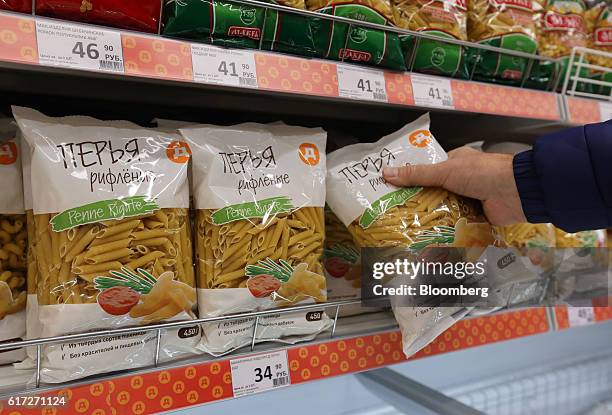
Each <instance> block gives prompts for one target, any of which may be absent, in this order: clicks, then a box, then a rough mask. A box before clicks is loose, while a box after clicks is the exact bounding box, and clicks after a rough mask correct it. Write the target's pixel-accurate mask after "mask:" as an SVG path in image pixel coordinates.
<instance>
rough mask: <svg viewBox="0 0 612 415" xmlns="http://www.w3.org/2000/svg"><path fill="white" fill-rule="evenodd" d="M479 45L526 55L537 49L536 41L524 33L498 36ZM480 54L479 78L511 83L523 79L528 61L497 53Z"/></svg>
mask: <svg viewBox="0 0 612 415" xmlns="http://www.w3.org/2000/svg"><path fill="white" fill-rule="evenodd" d="M479 43H481V44H484V45H490V46H496V47H500V48H504V49H509V50H515V51H519V52H525V53H535V52H536V49H537V44H536V42H535V40H534V39H533V38H531V37H530V36H527V35H525V34H523V33H510V34H506V35H501V36H496V37H492V38H489V39H486V40H483V41H481V42H479ZM480 53H481V54H482V55H481V60H480V63H479V64H478V69H477V74H478V75H479V76H484V77H490V78H501V79H506V80H511V81H512V80H517V81H518V80H520V79H522V77H523V75H524V71H525V68H526V66H527V59H525V58H519V57H516V56H510V55H503V54H500V53H496V52H487V51H484V52H480Z"/></svg>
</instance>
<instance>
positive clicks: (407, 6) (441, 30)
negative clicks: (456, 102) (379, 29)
mask: <svg viewBox="0 0 612 415" xmlns="http://www.w3.org/2000/svg"><path fill="white" fill-rule="evenodd" d="M466 11H467V9H466V4H465V1H464V0H393V13H394V15H395V21H396V22H397V25H398V26H399V27H401V28H403V29H408V30H412V31H416V32H424V33H427V34H430V35H435V36H439V37H441V38H445V39H458V40H467V33H466V19H467V14H466ZM400 41H401V42H402V50H403V52H404V57H405V58H406V60H407V61H409V60H411V58H412V56H413V54H414V62H413V69H414V70H415V71H420V72H428V73H434V74H442V75H448V76H456V75H458V74H459V75H461V76H465V75H466V74H467V72H466V70H465V65H464V64H465V62H464V56H463V48H462V47H461V46H456V45H450V44H446V43H442V42H436V41H432V40H427V39H421V40H420V41H419V45H418V49H417V50H416V51H415V50H414V47H415V39H414V37H413V36H411V35H400ZM407 65H410V62H407Z"/></svg>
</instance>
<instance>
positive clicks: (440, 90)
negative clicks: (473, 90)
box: [410, 74, 455, 110]
mask: <svg viewBox="0 0 612 415" xmlns="http://www.w3.org/2000/svg"><path fill="white" fill-rule="evenodd" d="M410 79H411V81H412V93H413V95H414V103H415V105H418V106H421V107H434V108H444V109H449V110H454V109H455V106H454V104H453V92H452V89H451V81H450V79H445V78H438V77H432V76H426V75H418V74H411V75H410Z"/></svg>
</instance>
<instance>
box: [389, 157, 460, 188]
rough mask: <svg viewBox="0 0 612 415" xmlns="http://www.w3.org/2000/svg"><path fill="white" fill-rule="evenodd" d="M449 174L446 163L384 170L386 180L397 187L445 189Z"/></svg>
mask: <svg viewBox="0 0 612 415" xmlns="http://www.w3.org/2000/svg"><path fill="white" fill-rule="evenodd" d="M448 173H449V169H448V164H447V163H446V162H442V163H438V164H422V165H414V166H403V167H385V168H384V169H383V177H384V178H385V180H386V181H388V182H389V183H391V184H394V185H396V186H426V187H443V186H444V182H445V181H446V179H447V177H448Z"/></svg>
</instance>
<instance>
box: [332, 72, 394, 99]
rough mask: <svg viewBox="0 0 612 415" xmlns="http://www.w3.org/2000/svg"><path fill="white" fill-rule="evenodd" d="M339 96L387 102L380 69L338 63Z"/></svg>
mask: <svg viewBox="0 0 612 415" xmlns="http://www.w3.org/2000/svg"><path fill="white" fill-rule="evenodd" d="M337 68H338V92H339V95H340V96H341V97H345V98H352V99H362V100H369V101H380V102H387V88H386V85H385V76H384V74H383V73H382V72H381V71H377V70H372V69H364V68H358V67H353V66H350V65H342V64H338V66H337Z"/></svg>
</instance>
